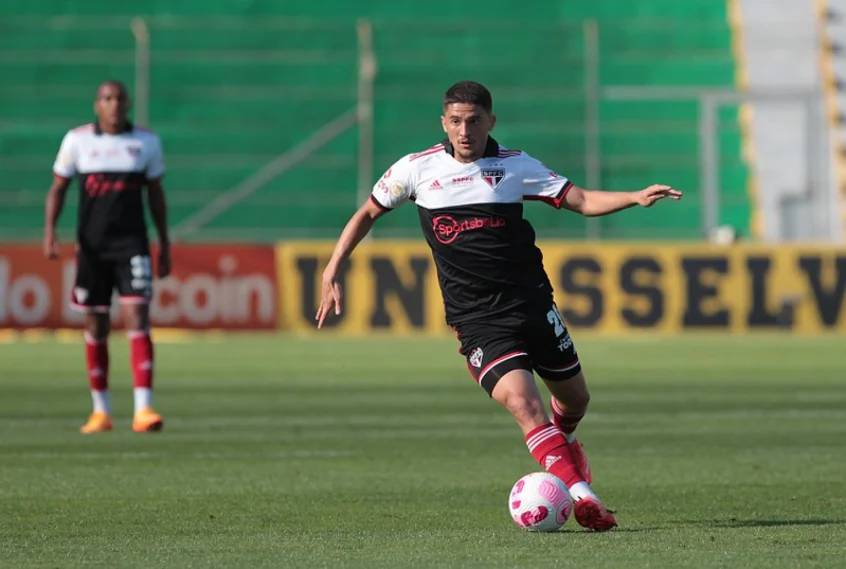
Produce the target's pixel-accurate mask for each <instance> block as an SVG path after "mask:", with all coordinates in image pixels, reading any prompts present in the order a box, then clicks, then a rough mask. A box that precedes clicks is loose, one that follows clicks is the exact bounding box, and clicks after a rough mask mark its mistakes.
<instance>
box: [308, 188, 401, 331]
mask: <svg viewBox="0 0 846 569" xmlns="http://www.w3.org/2000/svg"><path fill="white" fill-rule="evenodd" d="M385 211H386V210H385V209H383V208H381V207H379V206H378V205H376V204H375V203H374V202H373V200H371V199H368V200H367V201H366V202H364V204H362V206H361V207H360V208H358V211H356V212H355V213H354V214H353V216H352V217H351V218H350V220H349V221H348V222H347V224H346V225H345V226H344V230H343V231H342V232H341V236H340V237H339V238H338V242H337V243H336V244H335V250H334V251H332V257H331V258H330V259H329V263H327V264H326V268H325V269H324V270H323V283H322V286H321V293H320V306H319V307H318V309H317V314H316V315H315V316H314V319H315V320H317V327H318V328H321V327H322V326H323V321H324V320H325V319H326V316H328V315H329V314H330V313H331V312H333V311H334V312H335V315H339V314H340V313H341V310H342V307H343V305H342V299H343V291H342V290H341V283H340V282H339V281H338V269H339V267H340V266H341V263H342V262H343V261H344V259H346V258H347V257H349V256H350V255H351V254H352V252H353V249H355V247H356V245H358V244H359V242H360V241H361V240H362V239H364V236H365V235H367V234H368V232H370V228H371V227H373V223H374V222H375V221H376V220H377V219H378V218H379V217H381V215H382V214H383V213H385Z"/></svg>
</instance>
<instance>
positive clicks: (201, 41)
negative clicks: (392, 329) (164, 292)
mask: <svg viewBox="0 0 846 569" xmlns="http://www.w3.org/2000/svg"><path fill="white" fill-rule="evenodd" d="M356 4H357V3H348V2H342V1H341V0H331V1H330V0H327V1H324V2H322V3H307V2H299V1H297V2H264V3H248V4H246V5H245V4H243V3H235V2H230V1H225V0H211V1H209V2H199V1H194V2H183V3H169V2H164V1H151V2H147V3H144V5H143V6H144V8H143V12H141V13H136V12H134V11H133V9H132V6H131V5H126V6H123V5H121V6H115V3H114V2H111V1H106V0H90V1H88V2H86V3H84V4H81V5H79V6H76V7H75V9H76V10H77V12H74V13H70V12H68V11H67V6H68V5H69V4H68V3H67V2H63V1H60V0H42V1H40V2H37V3H34V4H33V5H13V4H3V5H2V6H0V73H2V75H3V77H4V87H3V88H2V89H0V170H2V172H3V176H2V179H0V204H2V207H0V239H37V238H38V237H39V236H40V231H41V219H42V203H43V196H44V192H45V191H46V188H47V186H48V184H49V180H50V166H51V164H52V160H53V158H54V156H55V153H56V150H57V148H58V144H59V141H60V139H61V136H62V135H63V133H64V132H65V131H66V130H68V129H69V128H71V127H73V126H75V125H77V124H82V123H84V122H87V121H89V120H90V118H91V99H92V97H93V90H94V87H95V86H96V85H97V84H98V83H99V82H100V81H102V80H103V79H106V78H120V79H124V80H125V81H126V82H127V83H128V84H129V86H130V90H132V88H133V78H134V68H135V64H134V57H135V55H134V40H133V36H132V33H131V31H130V25H129V23H130V20H131V17H132V16H135V15H138V16H143V17H144V18H145V21H146V23H147V25H148V27H149V30H150V43H151V75H150V83H151V100H150V126H151V127H152V128H153V129H154V130H156V131H157V132H158V133H159V134H160V135H161V137H162V140H163V143H164V146H165V151H166V160H167V164H168V174H167V178H166V188H167V192H168V196H169V203H170V218H171V224H172V225H178V224H179V223H180V222H181V221H183V220H185V219H187V218H188V217H189V216H190V215H191V214H192V213H194V212H196V211H198V210H199V209H200V208H202V207H203V206H204V205H206V204H208V203H209V202H211V201H212V200H214V199H215V198H216V197H217V196H219V195H221V194H222V193H224V192H226V191H227V190H231V189H232V188H234V187H236V186H237V185H238V184H239V183H241V182H243V181H244V180H245V179H246V178H248V177H249V176H250V175H252V174H254V173H255V172H257V171H258V170H259V169H261V168H262V167H263V166H265V165H266V164H267V163H269V162H270V161H272V160H273V159H274V158H276V157H277V156H279V155H280V154H282V153H284V152H286V151H288V150H290V149H291V148H293V147H295V146H296V145H298V144H300V143H302V142H303V141H304V140H306V139H307V138H308V137H309V136H310V135H311V134H312V133H313V132H315V131H316V130H318V129H319V128H321V127H322V126H324V125H325V124H326V123H328V122H330V121H332V120H333V119H335V118H337V117H338V116H340V115H342V114H343V113H345V112H346V111H349V110H350V109H352V108H353V107H354V106H355V104H356V100H357V90H356V89H357V65H358V47H357V38H356V21H357V19H358V18H362V17H363V18H368V19H369V21H371V22H372V26H373V42H374V52H375V57H376V60H377V66H378V73H377V76H376V79H375V84H374V95H375V101H374V103H375V105H374V109H375V116H374V166H373V169H374V171H373V172H370V173H369V174H370V178H371V179H372V180H374V181H375V179H376V178H378V176H379V175H380V174H381V172H382V171H383V170H385V169H386V168H387V167H388V166H389V165H390V164H391V162H393V161H394V160H396V159H397V158H399V157H400V156H402V155H403V154H405V153H409V152H413V151H416V150H420V149H423V148H425V147H428V146H430V145H431V144H433V143H435V142H437V141H438V140H440V138H441V137H442V133H441V130H440V125H439V114H440V105H439V101H440V97H441V95H442V93H443V91H444V89H445V88H446V87H447V86H448V85H449V84H451V83H453V82H454V81H457V80H460V79H468V78H469V79H475V80H478V81H481V82H483V83H485V84H487V85H488V86H489V87H490V88H491V90H492V92H493V94H494V102H495V110H496V113H497V115H498V119H499V122H498V125H497V128H496V130H495V132H494V135H495V136H496V137H497V139H499V140H500V142H501V143H502V144H504V145H506V146H508V147H511V148H521V149H524V150H526V151H528V152H530V153H531V154H533V155H535V156H537V157H538V158H540V159H542V160H543V161H544V162H545V163H546V164H547V165H549V166H550V167H551V168H553V169H555V170H557V171H559V172H561V173H563V174H565V175H568V176H569V177H571V178H572V179H573V180H574V181H575V182H576V183H577V184H579V185H585V184H586V183H587V182H586V178H587V177H588V176H587V172H586V171H585V146H586V141H585V128H584V127H585V114H586V111H587V108H588V107H587V104H586V99H585V72H584V69H585V64H584V61H585V53H584V45H585V43H584V42H585V40H584V37H583V24H582V22H583V21H585V20H594V21H595V22H596V23H597V25H598V29H599V69H598V73H599V80H600V85H601V86H602V87H610V86H652V87H669V88H673V87H679V86H684V87H708V88H720V89H732V88H733V85H734V73H735V63H734V61H733V58H732V52H731V33H730V30H729V26H728V23H727V20H726V14H725V10H726V7H725V3H724V2H713V1H712V0H687V1H685V2H677V1H676V0H652V1H650V2H635V3H633V2H626V1H624V0H595V1H593V2H554V3H552V2H551V3H526V4H524V5H520V6H519V7H516V6H515V5H514V4H513V3H510V2H505V1H504V0H492V1H491V2H488V3H487V4H488V11H487V12H486V13H485V15H484V16H483V17H480V16H478V14H477V13H476V12H475V11H474V10H473V9H472V7H471V6H470V5H469V4H468V5H466V6H462V5H460V4H451V5H449V6H445V5H431V6H429V5H422V3H421V5H419V6H418V5H416V4H415V5H410V4H403V3H392V2H385V1H381V0H380V1H378V2H371V3H368V5H367V7H361V6H357V5H356ZM327 13H328V14H332V17H331V18H329V19H327V18H325V17H324V16H323V14H327ZM599 118H600V133H601V134H600V151H601V153H600V155H601V171H600V172H599V174H600V180H601V185H602V187H603V188H608V189H635V188H639V187H642V186H644V185H646V184H649V183H653V182H663V183H669V184H672V185H674V186H676V187H678V188H680V189H683V190H684V191H685V192H686V197H685V199H684V200H683V201H682V202H680V203H679V204H677V207H675V208H674V209H673V213H672V215H660V214H659V215H657V216H656V214H655V213H654V212H642V211H631V212H628V213H627V214H626V215H622V216H611V217H608V218H601V219H598V220H595V221H594V222H592V223H594V225H593V226H592V227H591V228H589V227H588V222H587V221H586V220H585V219H583V218H581V217H579V216H576V215H567V214H562V213H561V212H557V211H554V210H552V209H550V208H546V207H544V206H542V205H540V204H530V205H527V207H526V211H527V216H528V217H529V218H530V219H531V220H532V221H533V223H534V224H535V226H536V228H537V230H538V234H539V236H541V237H544V238H555V237H562V238H583V237H585V236H586V235H588V231H589V229H590V230H591V231H597V232H598V234H599V236H601V237H602V238H604V239H633V238H666V239H699V238H701V237H702V230H701V215H702V211H701V203H700V198H699V188H698V185H699V162H698V152H699V141H698V131H697V120H698V107H697V103H696V102H695V101H694V100H691V99H682V100H677V101H619V100H610V99H607V98H604V99H603V100H602V101H601V102H600V105H599ZM718 132H719V148H720V157H719V159H720V170H719V174H720V178H719V181H720V189H721V190H720V191H721V210H720V219H719V221H720V223H725V224H731V225H733V226H735V227H736V228H737V229H738V231H739V232H740V233H741V234H746V233H748V228H749V219H750V215H751V214H750V203H749V199H748V196H747V192H746V177H747V173H746V166H745V165H744V163H743V161H742V158H741V152H740V148H741V137H740V131H739V127H738V121H737V109H736V108H731V107H726V108H722V109H721V112H720V113H719V121H718ZM357 146H358V134H357V132H356V131H355V129H351V130H348V131H346V132H344V133H342V134H341V135H340V136H338V137H337V138H336V139H334V140H333V141H331V142H330V143H328V144H327V145H325V146H324V147H322V148H321V149H320V150H319V151H317V152H315V153H314V154H313V155H311V156H310V157H308V158H307V159H306V160H305V161H303V162H301V163H299V164H298V165H297V166H295V167H294V168H292V169H290V170H288V171H286V172H284V173H283V174H281V175H280V176H278V177H276V178H274V179H273V180H272V181H270V182H269V183H267V184H265V185H263V186H261V187H260V188H259V189H258V190H257V191H255V192H254V193H253V194H251V195H250V196H249V197H247V198H246V199H244V200H243V201H240V202H238V203H236V204H235V205H234V206H233V207H231V208H230V209H228V210H227V211H225V212H224V213H223V214H221V215H220V216H219V217H217V218H214V219H212V220H211V221H210V222H209V223H208V224H206V225H204V226H203V227H202V228H200V229H199V230H198V231H196V232H195V233H192V234H190V235H188V236H187V237H188V238H190V239H194V240H210V239H215V240H216V239H226V240H275V239H286V238H310V237H314V238H330V237H334V236H336V235H337V234H338V232H339V230H340V227H341V225H342V224H343V222H344V221H345V220H346V218H347V217H348V216H349V215H350V213H351V212H352V211H353V210H354V208H355V207H356V206H357V199H358V198H357V193H356V180H357V160H356V153H357ZM75 201H76V190H75V189H74V190H73V192H72V193H71V194H70V195H69V198H68V207H67V210H66V211H65V213H64V214H63V219H62V222H61V227H62V228H63V235H64V236H65V239H68V237H69V230H70V227H72V226H73V223H74V206H75ZM656 220H660V221H656ZM417 224H418V222H417V217H416V212H415V211H414V208H413V207H406V208H401V209H400V210H398V211H397V212H395V213H393V214H392V215H390V216H387V217H385V218H384V219H383V220H382V221H380V224H379V225H378V226H377V228H376V231H375V235H376V236H377V237H415V236H417V235H419V230H418V228H417Z"/></svg>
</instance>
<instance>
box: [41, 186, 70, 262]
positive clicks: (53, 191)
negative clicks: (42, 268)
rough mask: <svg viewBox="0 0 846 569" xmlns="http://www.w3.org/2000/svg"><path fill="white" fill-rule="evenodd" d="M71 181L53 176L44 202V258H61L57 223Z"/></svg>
mask: <svg viewBox="0 0 846 569" xmlns="http://www.w3.org/2000/svg"><path fill="white" fill-rule="evenodd" d="M70 183H71V181H70V179H68V178H64V177H62V176H57V175H55V174H54V175H53V183H52V184H50V189H49V190H47V198H46V199H45V200H44V243H43V250H44V256H45V257H47V258H48V259H57V258H58V257H59V240H58V239H56V221H58V219H59V215H60V214H61V213H62V207H63V206H64V204H65V193H66V192H67V189H68V186H70Z"/></svg>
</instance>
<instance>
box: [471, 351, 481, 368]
mask: <svg viewBox="0 0 846 569" xmlns="http://www.w3.org/2000/svg"><path fill="white" fill-rule="evenodd" d="M483 355H484V352H482V348H476V349H475V350H473V351H472V352H470V365H472V366H473V367H482V356H483Z"/></svg>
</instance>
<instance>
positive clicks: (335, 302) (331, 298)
mask: <svg viewBox="0 0 846 569" xmlns="http://www.w3.org/2000/svg"><path fill="white" fill-rule="evenodd" d="M342 297H343V294H342V291H341V283H339V282H338V280H337V279H335V278H334V277H328V278H327V277H325V276H324V277H323V286H322V290H321V295H320V306H319V307H318V308H317V314H315V315H314V319H315V320H317V327H318V329H319V328H321V327H323V321H324V320H325V319H326V317H327V316H328V315H329V313H330V312H332V309H333V308H334V309H335V316H338V315H340V314H341V299H342Z"/></svg>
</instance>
